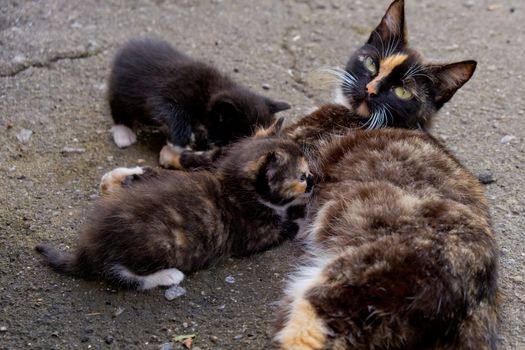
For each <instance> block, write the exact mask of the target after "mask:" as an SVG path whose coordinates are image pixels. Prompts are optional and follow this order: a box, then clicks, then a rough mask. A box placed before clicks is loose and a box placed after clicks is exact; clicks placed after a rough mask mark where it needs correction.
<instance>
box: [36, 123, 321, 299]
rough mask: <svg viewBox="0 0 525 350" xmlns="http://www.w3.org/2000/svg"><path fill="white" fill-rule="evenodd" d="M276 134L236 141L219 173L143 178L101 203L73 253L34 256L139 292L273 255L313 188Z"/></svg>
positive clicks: (289, 145)
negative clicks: (231, 262) (237, 260)
mask: <svg viewBox="0 0 525 350" xmlns="http://www.w3.org/2000/svg"><path fill="white" fill-rule="evenodd" d="M276 124H277V126H276V125H274V128H277V127H278V126H279V125H280V124H282V119H281V120H280V121H279V122H278V123H276ZM272 133H273V131H272ZM272 133H270V135H266V136H264V137H261V136H254V137H252V138H249V139H245V140H243V141H241V142H239V143H238V144H237V147H236V149H235V151H232V152H230V153H229V155H228V156H226V157H224V158H223V159H222V160H221V162H220V165H219V167H218V169H216V171H214V172H210V171H200V172H193V173H184V172H175V173H169V174H168V173H161V174H149V173H148V172H146V173H145V175H144V176H145V177H146V181H136V182H132V183H131V184H130V185H129V187H122V188H120V189H118V190H112V191H108V195H107V196H104V197H103V198H102V200H101V201H99V202H98V203H97V204H96V205H95V207H94V209H93V211H92V213H91V215H90V217H89V218H88V220H87V225H86V227H85V228H84V231H83V232H82V235H81V236H80V240H79V243H78V247H77V249H76V250H75V251H74V252H73V253H66V252H61V251H59V250H57V249H56V248H54V247H52V246H50V245H47V244H44V245H39V246H37V248H36V249H37V251H38V252H40V253H41V254H43V255H44V256H45V257H46V259H47V263H48V264H49V265H50V266H51V267H52V268H53V269H54V270H56V271H58V272H61V273H65V274H69V275H74V276H79V277H91V276H96V275H99V276H102V277H104V278H106V279H108V280H110V281H112V282H115V283H117V284H121V285H124V286H126V287H129V288H133V289H139V290H140V289H149V288H153V287H156V286H157V285H174V284H178V283H179V282H180V281H181V280H182V277H183V274H182V273H181V272H184V273H188V272H191V271H195V270H197V269H200V268H203V267H206V266H208V265H209V264H211V263H213V262H214V261H217V260H218V259H219V258H221V257H227V256H238V257H239V256H246V255H250V254H253V253H256V252H259V251H262V250H265V249H268V248H269V247H271V246H273V245H275V244H277V243H279V242H281V241H282V240H284V239H285V238H287V237H286V231H285V229H286V225H287V218H286V216H285V212H286V210H285V208H286V207H287V205H290V203H293V201H294V200H296V199H302V197H304V196H305V193H306V192H309V191H310V189H311V186H308V184H309V182H310V179H309V171H308V165H307V163H306V161H305V160H304V157H303V155H302V152H301V151H300V149H299V148H298V147H297V146H296V145H295V144H294V143H293V142H290V141H286V140H282V139H279V138H277V137H273V136H272V135H271V134H272ZM267 134H268V133H267ZM150 175H151V176H150ZM139 179H143V178H141V177H139Z"/></svg>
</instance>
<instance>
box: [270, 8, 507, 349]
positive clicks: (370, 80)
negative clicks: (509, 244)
mask: <svg viewBox="0 0 525 350" xmlns="http://www.w3.org/2000/svg"><path fill="white" fill-rule="evenodd" d="M403 5H404V4H403V1H401V0H397V1H394V2H393V3H392V5H391V6H390V7H389V9H388V10H387V12H386V14H385V16H384V17H383V19H382V21H381V23H380V24H379V26H378V27H377V28H376V30H375V31H374V32H373V33H372V35H371V36H370V39H369V41H368V42H367V44H366V45H365V46H363V47H362V48H361V49H360V50H358V52H357V53H356V55H355V56H354V57H353V58H352V59H351V60H350V62H349V64H348V66H347V70H346V71H345V72H344V73H343V74H342V75H341V78H342V79H343V85H342V87H343V88H342V93H340V94H339V95H340V97H341V100H342V102H344V103H345V104H347V105H348V106H349V107H352V109H353V110H354V111H355V112H350V111H348V110H346V109H344V108H343V107H337V106H330V105H328V106H324V107H322V108H320V109H319V110H318V111H317V112H314V113H313V114H311V115H309V116H307V117H305V118H304V119H302V120H300V121H299V122H297V123H295V124H293V125H291V126H289V127H288V128H287V129H286V130H285V134H286V135H287V136H288V137H290V138H292V139H295V140H296V141H297V142H299V143H300V144H302V145H303V146H304V148H305V150H307V151H309V155H310V161H312V164H313V165H315V172H316V175H317V177H318V180H321V181H318V185H317V187H316V189H315V191H314V194H313V200H312V203H311V206H310V208H309V210H308V215H307V220H308V223H309V227H310V228H309V230H307V231H306V233H303V234H302V235H301V236H302V237H301V238H302V239H303V241H304V243H305V250H306V254H305V257H304V260H305V262H304V264H303V265H302V266H301V267H299V268H298V271H297V272H296V273H295V275H294V277H293V278H292V280H291V282H290V283H289V286H288V288H287V291H286V296H285V297H284V299H283V301H282V305H281V310H280V315H279V322H278V325H277V332H276V335H275V338H274V340H275V345H276V347H278V348H281V349H294V350H295V349H370V350H371V349H374V350H378V349H429V350H430V349H471V350H482V349H495V348H496V343H497V334H496V333H497V323H498V320H497V319H498V307H497V283H496V279H497V247H496V242H495V238H494V234H493V231H492V229H491V226H490V217H489V212H488V208H487V204H486V200H485V198H484V196H483V189H482V187H481V185H480V183H479V182H478V180H477V179H476V178H475V177H474V176H473V175H472V174H470V173H469V172H468V171H467V170H466V169H465V168H464V167H463V166H462V165H461V164H460V163H459V162H458V161H457V160H456V159H455V158H454V157H453V156H452V155H450V154H449V153H448V152H447V150H446V149H445V148H444V147H443V146H442V145H441V144H440V143H439V142H438V141H436V140H435V139H434V138H433V137H431V136H430V135H428V134H427V133H425V132H423V131H416V130H406V129H401V128H388V129H375V130H364V129H355V130H352V131H351V132H348V129H347V127H351V126H359V125H363V124H367V123H368V125H371V126H372V127H375V126H379V125H389V126H393V127H399V126H401V127H408V128H410V127H419V128H421V129H425V128H426V127H427V125H428V122H429V121H430V117H431V116H432V115H433V114H434V112H435V111H437V110H438V109H439V108H440V107H441V106H442V105H443V103H445V102H446V101H448V99H450V98H451V97H452V95H453V94H454V92H455V91H456V90H457V89H458V88H459V87H461V85H462V84H463V83H464V82H466V81H467V80H468V79H469V78H470V76H471V75H472V73H473V71H474V68H475V63H474V62H471V61H466V62H460V63H456V64H452V65H445V66H437V65H423V64H421V63H419V57H418V55H417V54H416V53H415V52H414V51H413V50H411V49H410V48H408V46H407V40H406V30H405V22H404V8H403ZM350 72H351V73H350ZM396 98H397V99H396ZM392 103H395V108H390V107H393V106H392ZM389 106H390V107H389ZM389 113H391V114H393V113H395V115H390V114H389ZM387 116H390V117H391V118H390V120H388V118H387ZM403 116H406V118H403ZM341 125H342V126H341Z"/></svg>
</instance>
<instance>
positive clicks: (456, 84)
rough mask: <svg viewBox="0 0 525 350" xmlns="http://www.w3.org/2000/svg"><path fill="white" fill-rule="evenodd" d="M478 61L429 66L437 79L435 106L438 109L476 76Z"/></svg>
mask: <svg viewBox="0 0 525 350" xmlns="http://www.w3.org/2000/svg"><path fill="white" fill-rule="evenodd" d="M476 65H477V63H476V61H462V62H456V63H450V64H444V65H429V66H427V69H428V70H429V71H430V72H431V73H432V75H433V76H434V77H435V86H436V93H435V97H434V104H435V105H436V107H437V109H439V108H441V107H442V106H443V104H445V103H446V102H448V100H450V99H451V98H452V96H454V94H455V93H456V91H457V90H458V89H459V88H460V87H462V86H463V84H465V83H466V82H467V81H468V80H469V79H470V78H471V77H472V74H474V71H475V70H476Z"/></svg>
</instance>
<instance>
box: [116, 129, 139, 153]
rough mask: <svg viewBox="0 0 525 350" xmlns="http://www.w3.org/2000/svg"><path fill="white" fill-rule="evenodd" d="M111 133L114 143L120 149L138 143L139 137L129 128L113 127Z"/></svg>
mask: <svg viewBox="0 0 525 350" xmlns="http://www.w3.org/2000/svg"><path fill="white" fill-rule="evenodd" d="M111 132H112V133H113V141H115V144H116V145H117V147H119V148H125V147H129V146H131V145H132V144H134V143H135V142H137V136H136V135H135V133H134V132H133V130H131V129H130V128H128V127H127V126H126V125H122V124H117V125H113V127H112V128H111Z"/></svg>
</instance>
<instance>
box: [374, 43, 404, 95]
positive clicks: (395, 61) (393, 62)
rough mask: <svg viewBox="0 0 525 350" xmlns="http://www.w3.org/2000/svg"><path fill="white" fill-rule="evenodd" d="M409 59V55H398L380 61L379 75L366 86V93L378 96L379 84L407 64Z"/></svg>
mask: <svg viewBox="0 0 525 350" xmlns="http://www.w3.org/2000/svg"><path fill="white" fill-rule="evenodd" d="M407 58H408V55H406V54H403V53H397V54H395V55H392V56H388V57H385V58H383V59H382V60H381V61H379V73H377V75H376V77H375V78H374V79H373V80H372V81H371V82H369V83H368V84H367V85H366V91H367V92H368V93H369V94H374V95H377V92H378V91H377V90H378V89H377V86H378V85H379V82H380V81H381V80H383V79H384V78H385V77H387V76H388V75H390V73H392V71H393V70H394V68H396V67H397V66H399V65H400V64H402V63H403V62H405V61H406V59H407Z"/></svg>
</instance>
